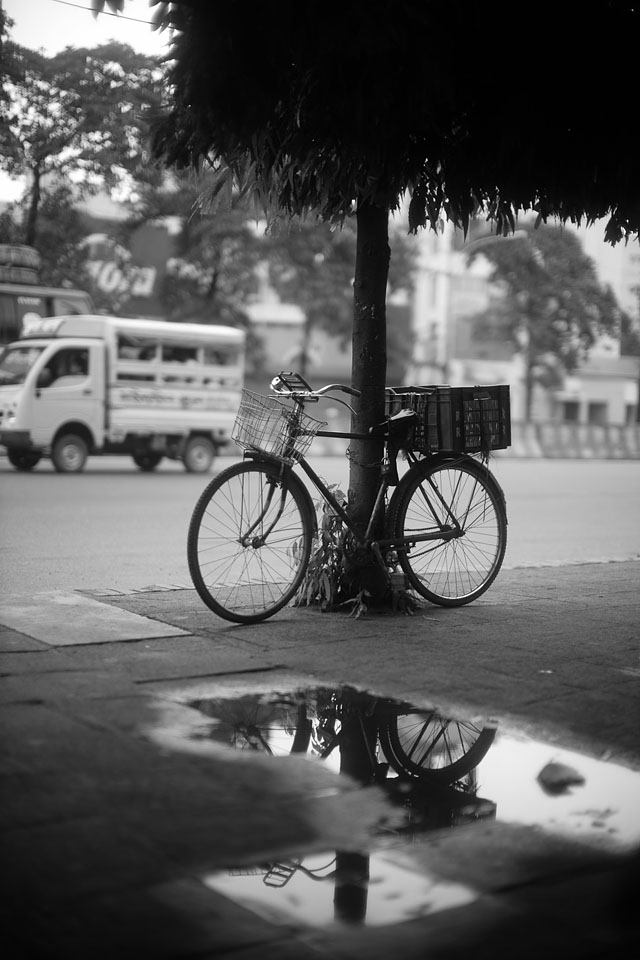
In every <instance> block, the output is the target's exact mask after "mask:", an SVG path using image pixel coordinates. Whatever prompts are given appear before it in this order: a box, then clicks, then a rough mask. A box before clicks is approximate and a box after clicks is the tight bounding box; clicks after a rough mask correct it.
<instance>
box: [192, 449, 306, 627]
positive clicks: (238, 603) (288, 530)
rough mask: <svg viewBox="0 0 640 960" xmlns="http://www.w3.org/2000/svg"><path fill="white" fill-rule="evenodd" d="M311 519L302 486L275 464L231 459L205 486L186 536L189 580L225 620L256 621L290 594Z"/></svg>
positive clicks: (296, 583) (303, 560)
mask: <svg viewBox="0 0 640 960" xmlns="http://www.w3.org/2000/svg"><path fill="white" fill-rule="evenodd" d="M314 525H315V520H314V516H313V514H312V507H311V506H310V498H309V495H308V493H307V491H306V488H305V487H304V486H303V484H302V483H301V482H300V480H298V478H297V477H296V476H295V475H293V474H292V473H290V472H288V473H285V474H284V476H281V470H280V467H279V466H278V465H274V466H272V465H270V464H267V463H260V462H253V461H251V462H247V461H243V462H241V463H237V464H234V465H233V466H232V467H228V468H227V469H226V470H223V471H222V473H220V474H219V475H218V476H217V477H216V478H215V479H214V480H212V481H211V483H210V484H209V485H208V486H207V487H206V488H205V490H204V491H203V493H202V495H201V496H200V499H199V500H198V502H197V504H196V506H195V508H194V511H193V516H192V517H191V523H190V524H189V534H188V538H187V557H188V561H189V572H190V574H191V579H192V580H193V584H194V586H195V588H196V590H197V591H198V594H199V595H200V598H201V599H202V600H203V601H204V603H206V605H207V606H208V607H209V608H210V609H211V610H213V612H214V613H217V614H218V616H220V617H223V618H224V619H225V620H231V621H232V622H234V623H257V622H259V621H260V620H266V619H267V617H271V616H272V615H273V614H274V613H277V611H278V610H280V609H282V607H284V606H285V605H286V604H287V603H288V602H289V601H290V600H291V598H292V597H293V596H294V594H295V592H296V590H297V589H298V587H299V585H300V582H301V580H302V578H303V576H304V572H305V570H306V567H307V563H308V562H309V554H310V552H311V542H312V539H313V531H314Z"/></svg>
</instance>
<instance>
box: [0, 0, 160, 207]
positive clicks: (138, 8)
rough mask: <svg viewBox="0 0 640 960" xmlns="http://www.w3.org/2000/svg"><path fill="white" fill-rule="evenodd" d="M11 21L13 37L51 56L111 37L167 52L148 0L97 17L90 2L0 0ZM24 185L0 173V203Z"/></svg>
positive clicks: (141, 48)
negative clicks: (121, 11)
mask: <svg viewBox="0 0 640 960" xmlns="http://www.w3.org/2000/svg"><path fill="white" fill-rule="evenodd" d="M0 3H1V4H2V6H3V8H4V11H5V13H6V14H7V16H8V17H10V18H11V19H12V20H13V21H14V24H13V27H12V28H11V34H10V35H11V38H12V39H13V40H14V41H15V42H16V43H19V44H20V46H23V47H28V48H29V49H30V50H43V51H44V53H45V54H47V55H48V56H53V55H54V54H56V53H59V52H60V51H61V50H64V48H65V47H97V46H99V45H100V44H103V43H107V42H108V41H109V40H118V41H120V42H121V43H128V44H129V46H130V47H133V49H134V50H137V51H139V52H140V53H146V54H148V55H149V56H153V55H154V54H157V55H158V56H159V57H160V56H162V55H163V54H164V53H166V50H167V42H168V33H167V31H164V32H163V33H161V32H160V31H158V30H152V29H151V26H150V21H151V17H152V14H153V12H154V11H153V8H150V7H149V0H125V5H124V11H123V14H122V15H119V16H117V17H115V16H110V15H109V14H108V13H107V12H103V13H101V14H100V16H99V17H98V18H97V19H96V18H95V17H94V16H93V13H92V11H91V0H65V2H63V0H0ZM22 189H23V187H22V184H21V183H20V181H17V180H10V179H9V178H8V177H7V176H6V175H5V174H3V173H2V172H1V171H0V201H10V200H16V199H17V198H18V197H19V196H20V195H21V194H22Z"/></svg>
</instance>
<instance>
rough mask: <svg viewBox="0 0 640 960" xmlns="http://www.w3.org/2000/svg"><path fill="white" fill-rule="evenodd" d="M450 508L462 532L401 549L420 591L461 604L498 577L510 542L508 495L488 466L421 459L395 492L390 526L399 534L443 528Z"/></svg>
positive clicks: (400, 554) (407, 571) (406, 570)
mask: <svg viewBox="0 0 640 960" xmlns="http://www.w3.org/2000/svg"><path fill="white" fill-rule="evenodd" d="M449 511H450V512H451V514H453V516H454V517H455V518H456V520H457V521H458V522H459V523H460V526H461V528H462V530H463V534H462V535H461V536H459V537H455V538H452V539H451V538H449V539H442V540H438V539H436V540H427V541H421V542H414V543H410V544H409V545H408V546H406V547H399V548H397V553H398V560H399V562H400V566H401V567H402V569H403V571H404V573H405V574H406V576H407V579H408V582H409V584H410V586H411V587H413V589H414V590H415V591H416V592H417V593H419V594H420V595H421V596H423V597H425V599H427V600H429V601H430V602H431V603H435V604H439V605H440V606H443V607H458V606H462V605H463V604H465V603H471V602H472V601H473V600H476V599H477V598H478V597H479V596H480V595H481V594H482V593H484V592H485V590H487V588H488V587H489V586H490V585H491V584H492V583H493V581H494V580H495V578H496V576H497V575H498V571H499V570H500V567H501V566H502V561H503V560H504V554H505V550H506V546H507V512H506V507H505V501H504V495H503V493H502V491H501V489H500V487H499V485H498V483H497V481H496V480H495V479H494V477H493V476H492V474H491V473H489V471H488V470H487V469H486V467H484V466H483V465H482V464H480V463H477V462H476V461H475V460H472V459H471V458H464V459H461V458H458V459H455V460H452V459H440V460H436V461H432V460H423V461H420V462H419V463H417V464H416V465H415V466H413V467H412V468H411V470H410V471H409V472H408V473H407V474H405V476H404V477H403V478H402V480H401V482H400V484H399V485H398V487H396V489H395V491H394V493H393V496H392V498H391V502H390V504H389V528H390V530H391V536H393V537H398V538H400V537H404V536H411V534H412V533H415V534H418V533H426V532H430V531H432V532H437V531H438V530H439V529H441V530H442V529H444V528H446V526H447V523H448V521H449V520H450V517H449ZM450 527H451V524H450V523H449V528H450Z"/></svg>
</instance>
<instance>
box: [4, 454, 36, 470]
mask: <svg viewBox="0 0 640 960" xmlns="http://www.w3.org/2000/svg"><path fill="white" fill-rule="evenodd" d="M41 456H42V454H40V453H34V452H33V451H31V450H7V460H8V461H9V463H10V464H11V466H12V467H15V468H16V470H20V471H21V472H24V471H27V470H33V468H34V467H35V465H36V464H37V463H40V458H41Z"/></svg>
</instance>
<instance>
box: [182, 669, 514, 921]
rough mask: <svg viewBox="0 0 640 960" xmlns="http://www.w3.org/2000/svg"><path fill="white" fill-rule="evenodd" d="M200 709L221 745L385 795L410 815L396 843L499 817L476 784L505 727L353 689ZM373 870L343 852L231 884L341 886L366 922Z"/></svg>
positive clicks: (340, 905) (337, 894) (200, 704)
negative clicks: (307, 761) (341, 777)
mask: <svg viewBox="0 0 640 960" xmlns="http://www.w3.org/2000/svg"><path fill="white" fill-rule="evenodd" d="M190 706H192V707H196V708H197V709H198V710H199V711H201V712H202V713H204V714H206V715H207V716H208V717H210V718H211V719H212V725H211V728H210V731H209V736H210V737H211V738H212V739H214V740H217V741H218V742H223V743H226V744H229V745H231V746H233V747H235V748H236V749H243V750H252V751H259V752H261V753H266V754H269V755H274V756H285V755H292V754H302V755H307V756H309V757H313V758H317V759H319V760H321V761H324V762H327V763H329V764H330V765H331V766H332V767H333V768H334V769H335V770H337V771H339V772H340V773H343V774H348V775H350V776H351V777H353V778H354V779H355V780H357V781H359V782H360V783H362V784H367V785H368V784H375V785H377V786H379V787H381V788H382V789H383V790H384V792H385V793H386V794H387V796H388V797H389V799H390V800H391V801H392V802H393V803H394V805H396V806H398V807H401V808H402V810H403V814H404V816H403V822H402V826H399V825H398V824H397V823H396V824H395V825H394V826H393V827H388V828H381V833H384V834H386V835H389V834H391V835H392V837H402V838H406V839H409V840H414V839H415V838H416V836H417V835H418V834H420V833H423V832H426V831H428V830H434V829H438V828H442V827H452V826H458V825H461V824H464V823H469V822H473V821H476V820H479V819H484V818H487V817H493V816H495V804H493V803H492V802H491V801H488V800H484V799H482V798H480V797H478V796H477V794H476V779H475V770H476V767H477V766H478V764H479V763H480V762H481V760H482V759H483V758H484V757H485V756H486V754H487V752H488V750H489V748H490V747H491V744H492V743H493V741H494V739H495V736H496V726H495V724H488V723H487V724H476V723H473V722H471V721H463V720H459V719H454V718H450V717H444V716H442V715H441V714H440V713H438V712H437V711H436V710H427V709H420V708H417V707H414V706H412V705H410V704H405V703H398V702H397V701H393V700H389V699H384V698H376V697H372V696H371V695H369V694H365V693H361V692H359V691H357V690H354V689H351V688H342V689H340V690H334V689H329V688H316V689H311V690H306V691H295V692H289V693H286V694H269V695H260V694H250V695H245V696H241V697H238V698H236V699H235V700H230V699H226V700H225V699H222V698H221V699H207V700H198V701H191V703H190ZM369 863H370V858H369V856H368V855H364V854H360V853H354V852H349V851H338V852H337V853H336V855H335V856H334V857H330V856H328V855H327V856H325V857H324V859H323V858H322V857H320V858H318V857H316V858H312V859H311V860H310V859H309V858H308V857H304V858H303V857H299V858H294V859H287V860H283V861H277V862H276V861H272V862H269V863H264V864H261V865H259V866H256V867H254V868H245V869H238V870H232V871H229V874H228V875H229V876H230V877H237V878H242V877H245V878H248V877H261V878H262V884H264V885H265V886H266V887H272V888H279V887H284V886H286V885H287V884H288V883H289V882H290V880H291V879H292V878H293V877H294V876H295V875H297V876H298V877H304V878H305V879H308V880H310V881H332V882H333V887H334V900H333V903H334V907H335V915H336V916H339V917H341V918H342V919H344V920H351V921H362V919H363V918H364V915H365V913H366V902H367V890H368V887H369ZM297 882H298V881H297Z"/></svg>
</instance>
